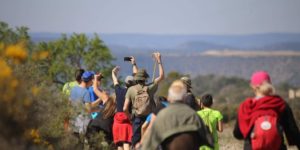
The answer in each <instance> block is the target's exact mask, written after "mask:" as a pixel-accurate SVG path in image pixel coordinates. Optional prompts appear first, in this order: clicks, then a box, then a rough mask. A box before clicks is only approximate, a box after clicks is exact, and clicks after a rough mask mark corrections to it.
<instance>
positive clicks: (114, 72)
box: [111, 66, 120, 86]
mask: <svg viewBox="0 0 300 150" xmlns="http://www.w3.org/2000/svg"><path fill="white" fill-rule="evenodd" d="M119 68H120V67H119V66H116V67H115V68H114V69H113V70H112V71H111V77H112V80H113V84H114V86H116V85H118V84H119V81H118V78H117V74H118V72H119Z"/></svg>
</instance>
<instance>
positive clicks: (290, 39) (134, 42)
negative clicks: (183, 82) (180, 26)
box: [30, 33, 300, 52]
mask: <svg viewBox="0 0 300 150" xmlns="http://www.w3.org/2000/svg"><path fill="white" fill-rule="evenodd" d="M67 35H70V34H67ZM87 35H88V36H93V35H94V34H87ZM98 35H99V36H100V37H101V39H102V40H103V41H104V42H105V44H107V45H108V47H110V48H111V49H112V50H113V51H116V52H118V51H120V50H118V49H114V48H115V47H118V48H121V49H122V47H123V48H125V49H127V48H128V49H132V50H137V51H141V50H143V51H145V50H154V49H158V50H160V51H168V50H172V51H173V52H175V51H178V52H180V51H184V52H199V51H205V50H209V49H218V50H224V49H237V50H294V51H300V33H266V34H252V35H155V34H153V35H151V34H98ZM30 36H31V37H32V39H33V41H34V42H41V41H52V40H55V39H58V38H59V37H60V36H61V34H59V33H30Z"/></svg>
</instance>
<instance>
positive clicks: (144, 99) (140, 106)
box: [133, 85, 152, 117]
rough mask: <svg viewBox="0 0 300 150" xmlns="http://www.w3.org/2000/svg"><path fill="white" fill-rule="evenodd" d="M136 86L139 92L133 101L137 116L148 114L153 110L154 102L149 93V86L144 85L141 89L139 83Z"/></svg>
mask: <svg viewBox="0 0 300 150" xmlns="http://www.w3.org/2000/svg"><path fill="white" fill-rule="evenodd" d="M134 88H135V90H136V93H137V94H136V96H135V99H134V101H133V108H134V114H135V116H137V117H140V116H147V115H148V114H150V113H151V111H152V103H151V98H150V95H149V93H148V87H147V86H144V87H143V88H142V89H140V88H139V87H138V85H136V86H134Z"/></svg>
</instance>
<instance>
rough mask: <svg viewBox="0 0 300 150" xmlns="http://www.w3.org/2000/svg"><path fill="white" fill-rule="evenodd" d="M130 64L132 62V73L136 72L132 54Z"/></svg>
mask: <svg viewBox="0 0 300 150" xmlns="http://www.w3.org/2000/svg"><path fill="white" fill-rule="evenodd" d="M131 64H132V73H133V74H136V73H137V72H138V67H137V65H136V61H135V58H134V57H133V56H131Z"/></svg>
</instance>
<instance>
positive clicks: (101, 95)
mask: <svg viewBox="0 0 300 150" xmlns="http://www.w3.org/2000/svg"><path fill="white" fill-rule="evenodd" d="M100 75H101V74H98V75H95V77H94V82H93V89H94V92H95V94H96V95H97V96H98V97H99V98H98V99H97V101H98V100H102V101H103V102H104V103H105V102H106V101H107V100H108V99H109V96H108V94H107V93H106V92H104V91H103V90H99V89H98V86H100V85H101V81H98V80H97V78H98V77H99V76H100ZM98 104H99V103H98Z"/></svg>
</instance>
